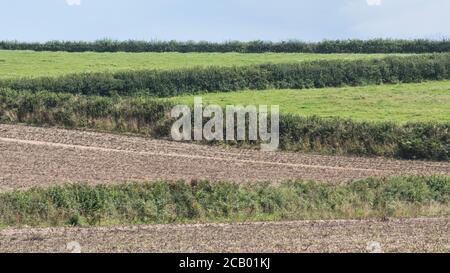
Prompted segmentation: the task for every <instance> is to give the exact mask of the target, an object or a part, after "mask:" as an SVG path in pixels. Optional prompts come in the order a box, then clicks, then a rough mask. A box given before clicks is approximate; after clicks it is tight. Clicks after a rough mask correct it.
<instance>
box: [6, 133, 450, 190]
mask: <svg viewBox="0 0 450 273" xmlns="http://www.w3.org/2000/svg"><path fill="white" fill-rule="evenodd" d="M401 174H423V175H430V174H441V175H450V163H448V162H418V161H399V160H388V159H381V158H357V157H342V156H319V155H304V154H299V153H285V152H276V153H270V152H261V151H257V150H243V149H235V148H223V147H216V146H214V147H211V146H204V145H196V144H189V143H178V142H170V141H164V140H154V139H148V138H143V137H136V136H124V135H115V134H105V133H94V132H85V131H70V130H63V129H55V128H36V127H27V126H22V125H0V190H1V191H6V190H12V189H24V188H29V187H32V186H48V185H55V184H60V183H66V182H86V183H93V184H96V183H112V182H124V181H136V182H137V181H153V180H188V181H189V180H191V179H210V180H214V181H231V182H262V181H267V182H279V181H284V180H287V179H307V180H309V179H311V180H318V181H326V182H342V181H348V180H352V179H357V178H364V177H369V176H389V175H401Z"/></svg>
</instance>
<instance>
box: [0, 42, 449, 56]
mask: <svg viewBox="0 0 450 273" xmlns="http://www.w3.org/2000/svg"><path fill="white" fill-rule="evenodd" d="M0 49H6V50H35V51H68V52H84V51H97V52H118V51H125V52H241V53H262V52H288V53H289V52H304V53H433V52H449V51H450V40H446V39H443V40H424V39H419V40H391V39H374V40H335V41H322V42H302V41H296V40H293V41H283V42H269V41H251V42H239V41H229V42H224V43H213V42H205V41H201V42H193V41H187V42H181V41H113V40H99V41H95V42H83V41H50V42H45V43H28V42H18V41H0Z"/></svg>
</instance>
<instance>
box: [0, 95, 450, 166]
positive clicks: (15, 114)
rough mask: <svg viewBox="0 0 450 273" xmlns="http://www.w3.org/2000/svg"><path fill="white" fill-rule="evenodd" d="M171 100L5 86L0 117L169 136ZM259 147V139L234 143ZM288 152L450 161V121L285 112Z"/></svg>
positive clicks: (282, 121)
mask: <svg viewBox="0 0 450 273" xmlns="http://www.w3.org/2000/svg"><path fill="white" fill-rule="evenodd" d="M171 106H172V105H171V104H169V103H167V102H162V101H160V100H154V99H151V98H149V97H145V96H140V97H118V96H115V97H100V96H81V95H71V94H63V93H52V92H45V91H42V92H35V93H32V92H26V91H14V90H8V89H0V122H6V123H16V122H21V123H28V124H36V125H58V126H66V127H68V128H93V129H99V130H106V131H121V132H133V133H141V134H150V135H151V136H153V137H157V138H170V128H171V126H172V124H173V120H172V119H170V118H169V114H168V113H169V111H170V109H171ZM229 144H231V145H242V146H250V147H259V143H229ZM280 149H281V150H287V151H301V152H314V153H322V154H340V155H342V154H344V155H363V156H384V157H395V158H402V159H429V160H442V161H449V160H450V124H437V123H409V124H405V125H398V124H394V123H370V122H354V121H351V120H343V119H322V118H318V117H309V118H304V117H300V116H292V115H283V116H281V117H280Z"/></svg>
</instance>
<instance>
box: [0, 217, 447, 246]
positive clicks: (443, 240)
mask: <svg viewBox="0 0 450 273" xmlns="http://www.w3.org/2000/svg"><path fill="white" fill-rule="evenodd" d="M74 241H75V242H77V243H79V245H80V247H81V248H80V250H81V252H372V251H380V250H381V251H382V252H447V253H448V252H449V251H450V219H449V218H441V219H407V220H390V221H387V222H381V221H375V220H369V221H351V220H348V221H299V222H272V223H270V222H268V223H241V224H198V225H155V226H137V227H99V228H87V229H84V228H44V229H6V230H1V231H0V252H70V251H69V250H68V249H67V244H68V243H70V242H74Z"/></svg>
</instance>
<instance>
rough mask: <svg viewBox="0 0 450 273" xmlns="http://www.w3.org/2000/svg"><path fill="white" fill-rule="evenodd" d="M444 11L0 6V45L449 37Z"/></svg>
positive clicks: (322, 6) (3, 1)
mask: <svg viewBox="0 0 450 273" xmlns="http://www.w3.org/2000/svg"><path fill="white" fill-rule="evenodd" d="M79 1H81V3H80V2H79ZM69 4H70V5H69ZM449 11H450V0H308V1H306V0H273V1H269V0H0V40H13V39H17V40H22V41H46V40H96V39H101V38H112V39H119V40H127V39H143V40H151V39H158V40H172V39H175V40H209V41H226V40H256V39H261V40H273V41H278V40H288V39H297V40H305V41H317V40H322V39H346V38H362V39H367V38H373V37H382V38H433V39H434V38H443V37H446V38H449V37H450V16H448V13H449Z"/></svg>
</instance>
